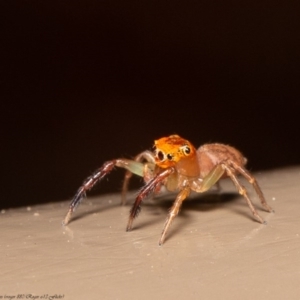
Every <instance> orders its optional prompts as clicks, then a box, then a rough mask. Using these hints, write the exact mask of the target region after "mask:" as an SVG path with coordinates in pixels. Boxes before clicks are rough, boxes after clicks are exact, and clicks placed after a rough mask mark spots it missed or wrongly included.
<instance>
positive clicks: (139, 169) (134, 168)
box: [62, 158, 144, 225]
mask: <svg viewBox="0 0 300 300" xmlns="http://www.w3.org/2000/svg"><path fill="white" fill-rule="evenodd" d="M115 166H116V167H120V168H124V169H127V170H128V171H130V172H131V173H134V174H136V175H138V176H143V174H144V164H142V163H140V162H137V161H134V160H129V159H125V158H120V159H114V160H111V161H107V162H105V163H104V164H103V165H102V167H101V168H99V169H98V170H96V171H95V172H94V173H93V174H92V175H91V176H89V177H88V178H87V179H86V180H85V181H84V182H83V184H82V185H81V187H80V188H79V189H78V190H77V193H76V194H75V196H74V198H73V200H72V201H71V203H70V206H69V210H68V213H67V215H66V217H65V219H64V220H63V222H62V224H63V225H67V224H68V223H69V222H70V219H71V216H72V214H73V212H74V211H75V209H76V208H77V206H78V205H79V204H80V202H81V201H82V199H83V198H85V197H86V191H89V190H91V189H92V188H93V186H94V185H95V184H97V183H98V182H100V181H101V179H103V177H104V176H106V175H107V174H108V173H110V172H111V171H112V170H113V168H114V167H115Z"/></svg>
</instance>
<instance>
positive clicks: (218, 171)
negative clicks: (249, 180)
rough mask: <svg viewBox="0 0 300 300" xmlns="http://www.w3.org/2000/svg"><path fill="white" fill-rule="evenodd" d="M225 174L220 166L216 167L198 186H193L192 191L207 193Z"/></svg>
mask: <svg viewBox="0 0 300 300" xmlns="http://www.w3.org/2000/svg"><path fill="white" fill-rule="evenodd" d="M224 173H225V170H224V168H223V167H222V165H216V166H215V167H214V168H213V169H212V170H211V171H210V172H209V173H208V174H207V175H206V176H205V177H204V178H203V179H202V181H201V182H199V184H197V185H196V186H193V188H192V189H193V190H194V191H195V192H197V193H203V192H205V191H208V190H209V189H210V188H211V187H212V186H213V185H215V184H216V183H217V182H218V181H219V180H220V178H221V177H222V175H223V174H224Z"/></svg>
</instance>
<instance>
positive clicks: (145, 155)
mask: <svg viewBox="0 0 300 300" xmlns="http://www.w3.org/2000/svg"><path fill="white" fill-rule="evenodd" d="M134 161H136V162H139V163H141V162H142V161H146V162H148V163H150V164H153V165H154V164H155V159H154V155H153V153H152V152H150V151H144V152H141V153H139V154H138V155H137V156H136V157H135V158H134ZM153 169H154V167H153ZM145 172H146V174H143V175H140V176H142V177H145V175H146V176H150V177H151V174H150V173H151V172H150V171H149V169H147V168H146V167H145V170H144V172H143V173H145ZM132 174H133V172H131V171H130V170H128V171H126V173H125V177H124V181H123V186H122V195H121V204H122V205H125V204H126V194H127V191H128V185H129V181H130V178H131V177H132ZM150 179H151V178H150ZM145 180H147V178H145Z"/></svg>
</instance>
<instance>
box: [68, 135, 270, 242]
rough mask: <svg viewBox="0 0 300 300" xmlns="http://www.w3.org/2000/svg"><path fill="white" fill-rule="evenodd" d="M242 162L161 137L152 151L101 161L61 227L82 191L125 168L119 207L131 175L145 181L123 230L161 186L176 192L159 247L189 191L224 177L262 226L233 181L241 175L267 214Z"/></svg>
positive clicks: (212, 147) (237, 156) (235, 154)
mask: <svg viewBox="0 0 300 300" xmlns="http://www.w3.org/2000/svg"><path fill="white" fill-rule="evenodd" d="M246 162H247V160H246V158H245V157H244V156H243V155H242V154H241V153H240V152H239V151H238V150H237V149H235V148H233V147H230V146H227V145H223V144H205V145H203V146H201V147H200V148H198V150H196V149H195V147H194V146H193V145H192V144H191V143H190V142H189V141H187V140H185V139H183V138H181V137H180V136H178V135H170V136H169V137H163V138H161V139H159V140H156V141H155V145H154V151H153V152H151V151H144V152H142V153H140V154H138V155H137V156H136V157H135V159H134V160H130V159H125V158H119V159H113V160H110V161H107V162H105V163H104V164H103V166H102V167H101V168H99V169H98V170H97V171H96V172H95V173H94V174H93V175H91V176H90V177H88V178H87V179H86V180H85V181H84V182H83V184H82V186H81V187H80V188H79V189H78V191H77V193H76V194H75V196H74V198H73V200H72V202H71V204H70V207H69V211H68V213H67V215H66V217H65V219H64V221H63V225H67V224H68V223H69V221H70V219H71V215H72V213H73V212H74V210H75V208H76V207H77V206H78V204H79V203H80V202H81V200H82V199H83V198H84V197H85V195H86V191H89V190H90V189H91V188H92V187H93V186H94V185H95V184H96V183H98V182H99V181H100V180H101V179H102V178H103V177H104V176H106V175H107V174H108V173H109V172H110V171H112V169H113V168H114V167H115V166H116V167H120V168H124V169H127V172H126V175H125V180H124V184H123V191H122V203H123V204H124V203H125V195H126V192H127V186H128V182H129V179H130V177H131V176H132V174H136V175H138V176H141V177H143V178H144V181H145V185H144V187H143V188H142V189H141V190H140V191H139V193H138V195H137V197H136V200H135V202H134V204H133V207H132V209H131V211H130V216H129V221H128V224H127V231H130V230H131V229H132V223H133V220H134V218H135V217H136V216H137V215H138V213H139V211H140V209H141V208H140V206H141V202H142V200H143V199H145V198H146V197H147V196H148V195H149V194H150V193H153V192H154V193H157V192H159V191H160V188H161V187H162V186H165V187H166V189H167V190H168V191H178V195H177V197H176V199H175V202H174V204H173V206H172V208H171V210H170V212H169V215H168V217H167V220H166V223H165V225H164V228H163V232H162V235H161V238H160V240H159V245H162V244H163V242H164V240H165V237H166V233H167V231H168V229H169V227H170V225H171V223H172V221H173V219H174V218H175V217H176V215H177V214H178V212H179V209H180V207H181V205H182V202H183V201H184V200H185V199H186V198H187V197H188V196H189V194H190V192H191V191H195V192H197V193H203V192H205V191H207V190H209V189H210V188H211V187H212V186H213V185H214V184H216V183H217V182H218V181H219V180H220V179H221V178H224V177H229V178H230V179H231V180H232V181H233V183H234V185H235V186H236V188H237V190H238V192H239V193H240V194H241V195H242V196H243V197H244V198H245V200H246V202H247V204H248V206H249V208H250V210H251V212H252V213H253V215H254V217H255V218H256V219H257V220H258V221H259V222H260V223H265V221H264V220H263V219H262V218H261V216H260V215H259V214H258V212H257V211H256V209H255V208H254V206H253V203H252V201H251V200H250V198H249V196H248V194H247V191H246V189H245V188H244V186H243V185H241V183H240V182H239V180H238V178H237V175H239V174H240V175H242V176H244V177H245V178H246V179H247V180H248V181H249V182H250V183H251V184H252V186H253V187H254V189H255V191H256V193H257V195H258V197H259V199H260V202H261V204H262V205H263V207H264V208H265V209H266V210H267V211H269V212H272V211H273V210H272V208H271V207H270V206H269V205H268V204H267V202H266V200H265V198H264V196H263V193H262V191H261V189H260V187H259V185H258V183H257V182H256V179H255V178H254V177H253V176H252V175H251V174H250V173H249V171H247V170H246V169H245V164H246Z"/></svg>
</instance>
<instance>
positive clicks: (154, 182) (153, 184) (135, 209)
mask: <svg viewBox="0 0 300 300" xmlns="http://www.w3.org/2000/svg"><path fill="white" fill-rule="evenodd" d="M174 172H175V169H174V168H168V169H165V170H163V171H162V172H160V173H158V175H156V176H155V177H154V178H153V179H151V180H150V181H149V182H148V183H147V184H146V185H145V186H144V187H143V188H142V189H141V191H140V192H139V194H138V196H137V197H136V200H135V202H134V204H133V206H132V208H131V210H130V215H129V220H128V224H127V228H126V230H127V231H131V229H132V223H133V220H134V219H135V218H136V217H137V216H138V214H139V212H140V211H141V202H142V200H143V199H144V198H146V197H147V196H148V195H149V194H150V193H153V192H154V191H155V190H156V189H157V187H158V186H159V185H160V184H162V183H163V182H164V180H165V179H166V178H168V177H169V176H170V175H171V174H172V173H174Z"/></svg>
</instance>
